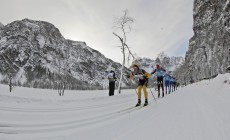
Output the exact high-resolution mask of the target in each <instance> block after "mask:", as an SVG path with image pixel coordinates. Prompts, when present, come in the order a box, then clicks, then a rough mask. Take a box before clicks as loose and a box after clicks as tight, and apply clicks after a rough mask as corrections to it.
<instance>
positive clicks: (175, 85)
mask: <svg viewBox="0 0 230 140" xmlns="http://www.w3.org/2000/svg"><path fill="white" fill-rule="evenodd" d="M173 88H174V91H175V90H177V80H176V78H175V77H173Z"/></svg>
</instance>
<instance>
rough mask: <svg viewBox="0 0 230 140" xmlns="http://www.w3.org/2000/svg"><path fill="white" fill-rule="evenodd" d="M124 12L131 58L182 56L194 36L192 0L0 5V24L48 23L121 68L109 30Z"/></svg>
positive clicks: (54, 0) (13, 0) (4, 0)
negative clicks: (131, 20)
mask: <svg viewBox="0 0 230 140" xmlns="http://www.w3.org/2000/svg"><path fill="white" fill-rule="evenodd" d="M125 9H128V10H129V16H131V17H133V18H134V19H135V21H134V23H133V24H132V27H133V30H132V32H131V33H129V34H128V35H127V40H128V41H127V44H128V45H129V46H130V47H131V50H132V52H133V53H136V54H137V55H138V56H140V57H147V58H151V59H155V58H156V56H157V54H159V53H160V52H162V51H164V52H165V53H166V54H168V55H169V56H185V52H186V50H187V48H188V41H189V39H190V38H191V37H192V35H193V30H192V25H193V17H192V13H193V11H192V10H193V0H0V22H2V23H3V24H4V25H6V24H8V23H10V22H13V21H15V20H22V19H24V18H29V19H33V20H42V21H47V22H50V23H52V24H54V25H55V26H56V27H57V28H58V29H59V30H60V31H61V34H62V35H63V36H64V37H65V38H66V39H71V40H75V41H84V42H86V44H87V45H88V46H90V47H91V48H93V49H96V50H98V51H100V52H101V53H102V54H103V55H105V56H106V57H108V58H110V59H112V60H114V61H116V62H120V63H121V61H122V54H121V50H120V49H119V48H117V47H115V46H118V45H120V42H119V40H118V38H117V37H115V36H114V35H113V34H112V32H113V31H114V29H113V28H112V27H113V22H114V17H119V16H122V15H123V13H122V11H123V10H125Z"/></svg>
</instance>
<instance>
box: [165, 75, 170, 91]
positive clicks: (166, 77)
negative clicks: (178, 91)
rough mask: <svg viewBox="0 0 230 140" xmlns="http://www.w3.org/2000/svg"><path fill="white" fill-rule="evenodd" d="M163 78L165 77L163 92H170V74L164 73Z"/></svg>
mask: <svg viewBox="0 0 230 140" xmlns="http://www.w3.org/2000/svg"><path fill="white" fill-rule="evenodd" d="M164 79H165V92H166V94H170V92H171V85H170V79H171V76H170V75H169V73H166V74H165V75H164Z"/></svg>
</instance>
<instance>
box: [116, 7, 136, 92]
mask: <svg viewBox="0 0 230 140" xmlns="http://www.w3.org/2000/svg"><path fill="white" fill-rule="evenodd" d="M123 12H124V15H123V16H121V17H118V18H115V23H114V24H115V26H114V27H115V28H116V29H118V30H119V31H120V34H118V33H115V32H113V34H114V35H115V36H116V37H118V39H119V40H120V43H121V46H119V47H120V48H121V50H122V54H123V62H122V67H121V75H120V79H119V84H118V92H119V93H121V82H122V77H123V69H124V65H125V58H126V57H125V53H126V50H127V51H128V60H130V56H131V57H132V58H134V55H133V54H132V52H131V51H130V48H129V46H128V45H127V43H126V41H127V35H126V34H127V33H129V32H131V31H132V29H131V26H130V24H132V23H133V22H134V19H133V18H132V17H129V16H128V10H127V9H126V10H124V11H123Z"/></svg>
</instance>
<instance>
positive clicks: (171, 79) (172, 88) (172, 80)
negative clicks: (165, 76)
mask: <svg viewBox="0 0 230 140" xmlns="http://www.w3.org/2000/svg"><path fill="white" fill-rule="evenodd" d="M169 83H170V87H171V91H172V92H173V91H175V88H174V84H175V79H174V77H173V76H172V75H171V77H170V82H169Z"/></svg>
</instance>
